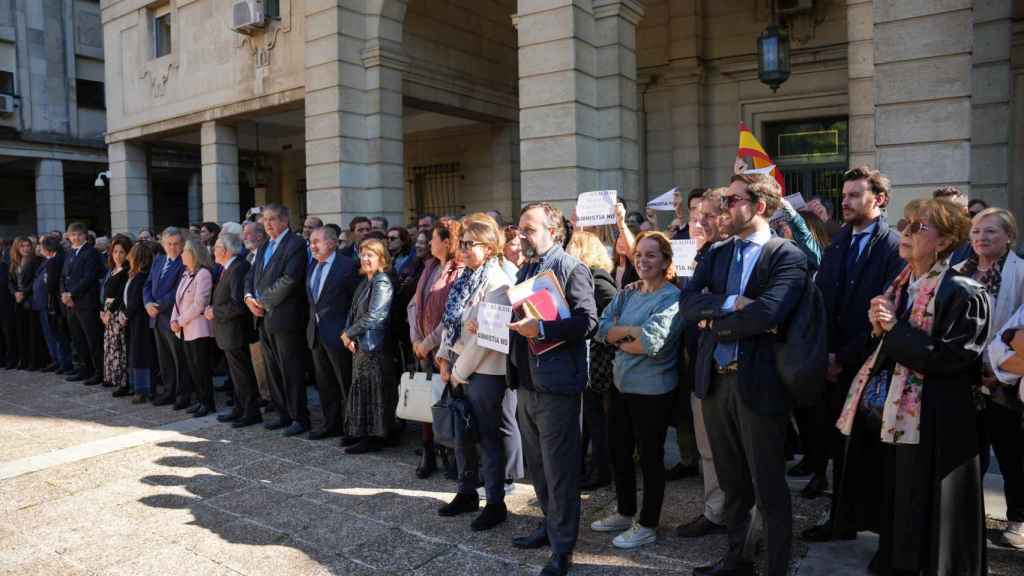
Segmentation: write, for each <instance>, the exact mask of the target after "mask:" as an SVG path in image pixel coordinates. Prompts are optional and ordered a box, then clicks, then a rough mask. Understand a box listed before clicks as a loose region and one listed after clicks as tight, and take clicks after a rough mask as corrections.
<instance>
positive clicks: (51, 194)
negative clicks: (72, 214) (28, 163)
mask: <svg viewBox="0 0 1024 576" xmlns="http://www.w3.org/2000/svg"><path fill="white" fill-rule="evenodd" d="M65 225H66V223H65V221H64V164H63V163H62V162H61V161H60V160H40V161H39V162H37V163H36V231H37V232H39V233H40V234H43V233H46V232H49V231H50V230H63V229H64V226H65Z"/></svg>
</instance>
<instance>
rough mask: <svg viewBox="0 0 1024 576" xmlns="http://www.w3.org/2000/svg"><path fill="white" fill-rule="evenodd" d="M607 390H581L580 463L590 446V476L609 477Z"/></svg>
mask: <svg viewBox="0 0 1024 576" xmlns="http://www.w3.org/2000/svg"><path fill="white" fill-rule="evenodd" d="M608 394H609V393H608V392H607V391H605V392H597V391H595V390H593V389H592V388H587V389H586V390H584V391H583V443H582V445H581V454H580V459H581V463H582V461H583V460H585V459H586V456H587V445H589V446H590V470H589V473H590V476H591V477H593V478H611V463H612V457H611V452H610V451H609V448H608Z"/></svg>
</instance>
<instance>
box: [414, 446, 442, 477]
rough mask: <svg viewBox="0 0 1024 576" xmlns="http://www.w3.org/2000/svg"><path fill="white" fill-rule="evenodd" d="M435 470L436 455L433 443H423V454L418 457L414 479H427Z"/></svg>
mask: <svg viewBox="0 0 1024 576" xmlns="http://www.w3.org/2000/svg"><path fill="white" fill-rule="evenodd" d="M436 470H437V454H436V451H435V450H434V443H433V442H424V443H423V454H422V455H421V456H420V465H419V466H417V467H416V477H417V478H419V479H420V480H422V479H424V478H429V477H430V475H431V474H433V473H434V472H435V471H436Z"/></svg>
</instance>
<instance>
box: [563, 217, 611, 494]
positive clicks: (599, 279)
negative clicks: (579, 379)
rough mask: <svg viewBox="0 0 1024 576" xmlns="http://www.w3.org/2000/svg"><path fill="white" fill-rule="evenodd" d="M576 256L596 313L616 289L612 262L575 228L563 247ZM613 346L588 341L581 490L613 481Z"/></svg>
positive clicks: (600, 247)
mask: <svg viewBox="0 0 1024 576" xmlns="http://www.w3.org/2000/svg"><path fill="white" fill-rule="evenodd" d="M566 252H568V253H569V254H570V255H571V256H575V257H576V258H579V260H580V262H583V263H584V264H585V265H586V266H587V267H588V268H590V273H591V275H593V277H594V300H595V301H596V303H597V314H598V316H600V315H601V313H602V312H604V309H605V307H606V306H608V304H609V303H611V301H612V298H614V297H615V294H616V293H617V292H618V289H616V288H615V280H613V279H612V272H613V271H614V270H615V265H614V264H613V263H612V259H611V257H610V256H609V255H608V249H607V248H606V247H605V245H604V242H602V241H601V238H600V237H599V236H598V235H597V234H595V233H593V232H590V231H588V230H577V231H576V232H575V233H573V235H572V239H571V240H569V246H568V248H567V250H566ZM614 356H615V348H613V347H611V346H609V345H607V344H605V343H603V342H598V341H597V340H591V341H590V364H589V368H590V381H589V383H588V385H587V389H586V390H584V391H583V436H582V442H583V459H584V460H586V455H587V446H590V467H589V470H588V469H586V465H585V464H586V462H581V465H583V466H584V470H583V476H582V478H583V480H582V481H581V482H580V488H581V489H582V490H596V489H597V488H601V487H603V486H607V485H609V484H611V482H612V471H611V456H610V455H609V452H608V402H609V400H610V391H611V388H612V360H613V358H614Z"/></svg>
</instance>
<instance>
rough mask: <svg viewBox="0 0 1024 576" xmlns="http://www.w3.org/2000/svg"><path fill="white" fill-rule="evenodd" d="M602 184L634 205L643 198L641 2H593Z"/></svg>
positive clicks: (625, 0) (618, 0)
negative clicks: (639, 57)
mask: <svg viewBox="0 0 1024 576" xmlns="http://www.w3.org/2000/svg"><path fill="white" fill-rule="evenodd" d="M593 8H594V31H595V34H594V37H595V38H594V40H595V43H596V45H597V49H596V54H597V62H596V71H595V72H596V77H595V84H596V89H597V110H596V112H597V116H598V122H597V124H598V134H597V136H598V150H599V152H598V154H599V161H600V165H601V172H600V187H601V188H603V189H607V190H618V191H619V197H620V198H625V199H627V200H628V201H629V205H630V206H637V205H639V204H638V202H639V200H640V199H641V198H640V189H639V188H640V175H639V174H640V142H639V140H640V134H639V133H640V130H639V117H638V114H637V110H638V108H639V106H638V103H637V99H638V95H637V85H636V84H637V83H636V80H637V77H636V26H637V23H638V22H639V21H640V19H641V18H642V17H643V14H644V9H643V5H642V4H641V3H640V2H638V1H637V0H594V2H593Z"/></svg>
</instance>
